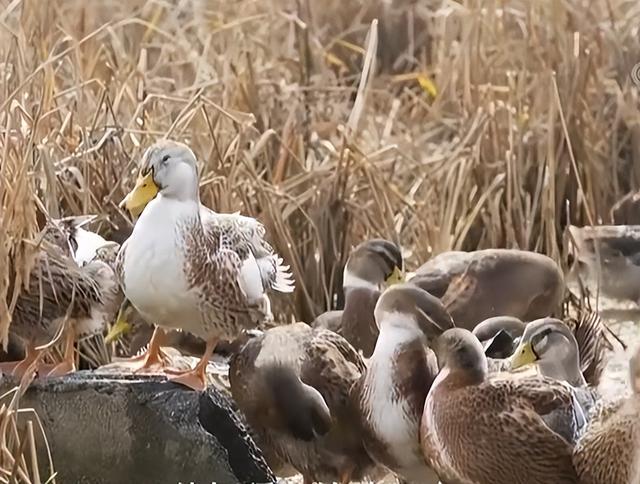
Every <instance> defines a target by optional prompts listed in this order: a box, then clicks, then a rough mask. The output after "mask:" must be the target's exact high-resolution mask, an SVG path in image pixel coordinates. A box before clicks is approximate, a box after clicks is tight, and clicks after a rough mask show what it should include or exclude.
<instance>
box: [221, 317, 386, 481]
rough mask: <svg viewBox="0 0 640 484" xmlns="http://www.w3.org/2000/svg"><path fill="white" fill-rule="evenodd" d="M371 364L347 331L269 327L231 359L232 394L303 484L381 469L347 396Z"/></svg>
mask: <svg viewBox="0 0 640 484" xmlns="http://www.w3.org/2000/svg"><path fill="white" fill-rule="evenodd" d="M365 368H366V367H365V364H364V361H363V360H362V358H361V357H360V356H359V355H358V353H357V352H356V351H355V350H354V349H353V347H352V346H351V345H350V344H349V343H348V342H347V341H346V340H345V339H344V338H343V337H342V336H340V335H338V334H336V333H334V332H332V331H329V330H326V329H314V328H311V327H310V326H309V325H307V324H306V323H296V324H291V325H285V326H279V327H276V328H271V329H269V330H267V331H265V332H264V333H263V334H262V335H260V336H257V337H253V338H251V339H250V340H249V341H248V342H247V343H246V344H245V345H244V347H243V348H242V350H241V351H240V352H239V353H237V354H236V355H234V356H232V358H231V361H230V365H229V381H230V383H231V392H232V395H233V397H234V400H235V401H236V403H237V404H238V407H239V408H240V410H241V411H242V412H243V413H244V415H245V416H246V417H247V421H248V422H249V424H250V425H251V427H252V428H253V430H254V431H255V432H256V433H257V434H258V435H257V441H258V442H259V443H260V444H261V445H262V449H263V452H264V453H265V455H266V456H267V460H268V461H269V464H270V466H272V467H275V468H276V472H278V470H279V469H278V467H279V466H277V465H274V463H273V462H274V459H275V460H276V462H277V463H284V464H288V465H290V466H292V467H294V468H295V469H296V470H297V471H298V472H300V473H301V474H302V475H303V477H304V482H305V484H311V483H313V482H340V483H341V484H348V483H349V482H351V481H352V480H353V481H360V480H362V479H363V478H365V477H373V476H372V474H373V475H377V474H379V472H380V469H378V468H377V466H376V465H375V464H374V462H373V461H372V460H371V458H370V457H369V455H368V454H367V452H366V450H365V447H364V443H363V440H362V434H361V433H360V431H359V429H358V427H357V426H356V425H354V423H353V422H354V417H355V414H354V409H353V407H351V405H350V400H349V392H350V391H351V388H352V386H353V384H354V383H355V382H356V381H358V379H359V378H360V376H361V375H362V373H363V372H364V371H365ZM270 457H271V458H270Z"/></svg>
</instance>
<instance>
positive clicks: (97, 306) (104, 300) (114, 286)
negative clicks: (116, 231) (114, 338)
mask: <svg viewBox="0 0 640 484" xmlns="http://www.w3.org/2000/svg"><path fill="white" fill-rule="evenodd" d="M95 218H96V216H94V215H83V216H72V217H65V218H63V219H52V220H51V221H50V222H49V226H55V227H57V229H58V230H52V231H51V230H50V231H48V232H47V233H48V234H57V233H58V232H61V233H62V234H63V235H64V237H65V238H66V242H67V243H68V245H69V249H70V254H71V256H72V258H73V260H74V261H75V263H76V264H77V265H78V266H79V267H81V268H87V270H88V271H89V272H90V273H92V274H93V275H94V277H95V278H96V282H97V283H98V285H99V290H100V293H101V299H100V300H99V301H95V302H92V304H91V308H90V310H89V315H88V316H86V317H84V316H78V317H75V318H73V319H71V321H70V324H69V325H68V327H67V328H66V330H65V331H66V336H65V351H64V356H63V359H62V361H61V362H60V363H59V364H58V365H57V366H56V367H55V368H54V369H53V370H52V371H51V372H50V373H49V376H59V375H62V374H65V373H68V372H71V371H74V370H75V369H76V365H75V356H74V343H75V341H77V340H82V339H85V338H89V337H91V336H94V335H96V334H99V333H102V332H103V331H104V329H105V328H106V327H107V325H108V324H109V323H111V322H112V321H113V320H114V318H115V316H116V313H117V311H118V308H119V307H120V304H121V303H122V299H123V294H122V291H121V290H120V284H119V282H118V279H117V276H116V274H115V261H116V257H117V254H118V251H119V249H120V245H119V244H117V243H115V242H111V241H107V240H106V239H104V238H103V237H102V236H101V235H99V234H97V233H95V232H91V231H88V230H85V229H83V228H82V227H83V226H84V225H86V224H87V223H89V222H91V221H92V220H94V219H95ZM58 245H60V244H58ZM63 245H64V244H63Z"/></svg>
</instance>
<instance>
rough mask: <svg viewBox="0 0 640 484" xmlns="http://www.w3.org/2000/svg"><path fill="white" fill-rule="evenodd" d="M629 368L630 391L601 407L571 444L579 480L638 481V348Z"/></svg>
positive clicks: (586, 483)
mask: <svg viewBox="0 0 640 484" xmlns="http://www.w3.org/2000/svg"><path fill="white" fill-rule="evenodd" d="M629 369H630V374H631V388H632V390H633V394H632V395H631V396H630V397H628V398H623V399H621V400H620V401H618V402H616V403H615V404H614V405H612V406H609V407H608V408H604V409H603V410H605V411H602V412H601V413H600V414H599V415H598V416H597V417H596V418H594V419H592V421H591V423H590V424H589V427H588V428H587V431H586V432H585V434H584V435H583V437H582V438H581V439H580V440H579V441H578V444H577V445H576V447H575V450H574V453H573V463H574V466H575V468H576V470H577V472H578V476H580V483H581V484H603V483H606V484H638V483H640V348H638V350H636V353H635V355H634V356H633V357H632V358H631V361H630V364H629Z"/></svg>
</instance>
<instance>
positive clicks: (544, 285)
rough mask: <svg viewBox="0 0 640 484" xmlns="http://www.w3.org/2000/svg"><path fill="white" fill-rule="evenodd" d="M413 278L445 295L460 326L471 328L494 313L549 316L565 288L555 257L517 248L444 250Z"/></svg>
mask: <svg viewBox="0 0 640 484" xmlns="http://www.w3.org/2000/svg"><path fill="white" fill-rule="evenodd" d="M411 282H412V283H414V284H416V285H418V286H420V287H422V288H423V289H424V290H426V291H428V292H430V293H431V294H433V295H434V296H436V297H439V298H441V299H442V301H443V302H444V304H445V307H446V308H447V310H448V311H449V313H450V314H451V317H452V318H453V320H454V321H455V322H456V326H459V327H463V328H466V329H469V330H472V329H473V328H474V327H475V326H476V325H477V324H478V323H480V322H481V321H483V320H485V319H488V318H491V317H493V316H514V317H516V318H520V319H521V320H523V321H531V320H533V319H537V318H542V317H545V316H549V315H551V314H553V313H554V311H555V310H556V309H557V308H559V307H560V303H561V302H562V298H563V296H564V290H565V286H564V277H563V274H562V271H561V270H560V268H559V267H558V265H557V264H556V263H555V262H554V261H553V260H552V259H551V258H549V257H547V256H545V255H542V254H538V253H536V252H529V251H524V250H512V249H486V250H478V251H474V252H458V251H453V252H444V253H442V254H439V255H437V256H435V257H433V258H432V259H431V260H429V261H428V262H426V263H425V264H423V265H422V266H420V267H419V268H418V269H417V270H416V271H415V276H414V277H412V278H411Z"/></svg>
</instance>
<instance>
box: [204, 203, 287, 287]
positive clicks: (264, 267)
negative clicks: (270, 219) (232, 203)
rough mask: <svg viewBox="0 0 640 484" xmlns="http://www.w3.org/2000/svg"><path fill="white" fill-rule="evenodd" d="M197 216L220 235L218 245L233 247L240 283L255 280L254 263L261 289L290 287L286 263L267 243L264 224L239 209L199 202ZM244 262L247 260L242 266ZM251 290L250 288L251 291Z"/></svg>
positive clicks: (254, 283)
mask: <svg viewBox="0 0 640 484" xmlns="http://www.w3.org/2000/svg"><path fill="white" fill-rule="evenodd" d="M200 218H201V219H202V225H203V226H204V229H205V231H206V232H207V233H210V234H211V235H212V236H214V237H218V238H219V239H220V241H221V242H220V244H221V247H222V248H226V249H230V250H233V251H235V252H236V253H237V254H238V255H239V257H240V258H241V260H242V262H243V266H242V268H243V271H242V273H241V282H240V284H241V286H243V285H247V286H248V287H249V288H252V289H253V288H254V287H255V285H256V284H257V281H253V280H252V278H253V277H254V276H255V275H256V273H255V272H254V269H256V268H255V267H253V266H254V261H255V264H257V270H258V273H257V274H258V275H259V276H260V283H261V286H262V291H263V292H266V291H269V290H270V289H273V290H275V291H278V292H282V293H290V292H293V290H294V281H293V276H292V275H291V272H290V268H289V266H288V265H284V262H283V260H282V258H281V257H280V256H279V255H277V254H276V253H274V251H273V248H272V247H271V245H270V244H269V243H268V242H267V241H266V240H265V235H266V230H265V228H264V226H263V225H262V224H261V223H260V222H259V221H257V220H256V219H254V218H251V217H245V216H243V215H240V214H239V213H230V214H218V213H216V212H214V211H213V210H210V209H209V208H207V207H205V206H204V205H201V206H200ZM245 264H248V266H247V267H245ZM251 292H252V291H251Z"/></svg>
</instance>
